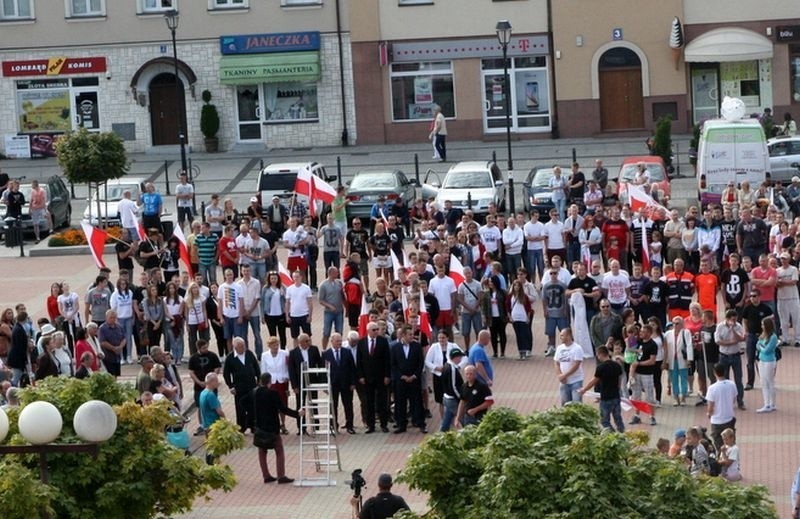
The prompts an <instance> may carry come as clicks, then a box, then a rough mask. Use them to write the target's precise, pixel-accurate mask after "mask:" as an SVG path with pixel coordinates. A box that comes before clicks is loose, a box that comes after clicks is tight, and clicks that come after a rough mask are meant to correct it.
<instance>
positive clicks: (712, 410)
mask: <svg viewBox="0 0 800 519" xmlns="http://www.w3.org/2000/svg"><path fill="white" fill-rule="evenodd" d="M727 370H728V369H727V367H726V366H724V365H722V364H719V363H717V364H716V365H715V366H714V376H715V377H716V378H717V381H716V382H714V383H713V384H711V386H709V388H708V391H707V392H706V401H707V402H708V408H707V413H706V414H707V415H708V419H709V421H710V422H711V439H712V440H713V441H714V445H715V446H716V447H717V449H720V448H722V431H724V430H725V429H728V428H731V429H734V430H735V429H736V416H735V415H734V411H733V408H734V406H735V405H736V399H737V396H738V394H739V392H738V390H737V389H736V384H734V383H733V382H732V381H730V380H728V376H727V374H726V373H725V372H726V371H727Z"/></svg>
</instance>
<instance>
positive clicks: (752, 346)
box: [742, 288, 772, 391]
mask: <svg viewBox="0 0 800 519" xmlns="http://www.w3.org/2000/svg"><path fill="white" fill-rule="evenodd" d="M769 315H772V309H771V308H770V307H769V306H767V305H766V304H764V303H762V302H761V293H760V292H759V291H758V290H756V289H755V288H754V289H753V290H751V291H750V304H749V305H747V306H745V307H744V309H742V324H743V325H744V331H745V333H746V334H747V350H746V351H747V385H746V386H745V387H744V390H745V391H750V390H751V389H753V383H754V382H755V380H756V342H758V336H759V335H761V320H762V319H764V318H765V317H767V316H769Z"/></svg>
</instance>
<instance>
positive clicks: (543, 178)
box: [531, 169, 553, 187]
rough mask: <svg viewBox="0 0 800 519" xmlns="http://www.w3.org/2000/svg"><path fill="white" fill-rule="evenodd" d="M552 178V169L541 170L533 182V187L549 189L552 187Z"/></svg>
mask: <svg viewBox="0 0 800 519" xmlns="http://www.w3.org/2000/svg"><path fill="white" fill-rule="evenodd" d="M551 178H553V170H552V169H540V170H539V171H537V172H536V175H534V177H533V181H532V182H531V186H533V187H548V186H549V185H550V179H551Z"/></svg>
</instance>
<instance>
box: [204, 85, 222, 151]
mask: <svg viewBox="0 0 800 519" xmlns="http://www.w3.org/2000/svg"><path fill="white" fill-rule="evenodd" d="M202 96H203V103H204V104H203V110H202V111H201V112H200V131H201V132H203V137H205V145H206V151H207V152H209V153H215V152H217V151H219V139H217V132H218V131H219V114H218V113H217V107H216V106H215V105H212V104H211V92H209V91H208V90H203V95H202Z"/></svg>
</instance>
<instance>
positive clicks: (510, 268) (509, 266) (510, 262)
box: [506, 254, 522, 279]
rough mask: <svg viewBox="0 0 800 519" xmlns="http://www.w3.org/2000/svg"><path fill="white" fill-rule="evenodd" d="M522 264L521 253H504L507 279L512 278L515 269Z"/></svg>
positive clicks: (515, 273)
mask: <svg viewBox="0 0 800 519" xmlns="http://www.w3.org/2000/svg"><path fill="white" fill-rule="evenodd" d="M521 266H522V254H506V274H507V275H508V279H514V277H515V276H516V275H517V269H518V268H520V267H521Z"/></svg>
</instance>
